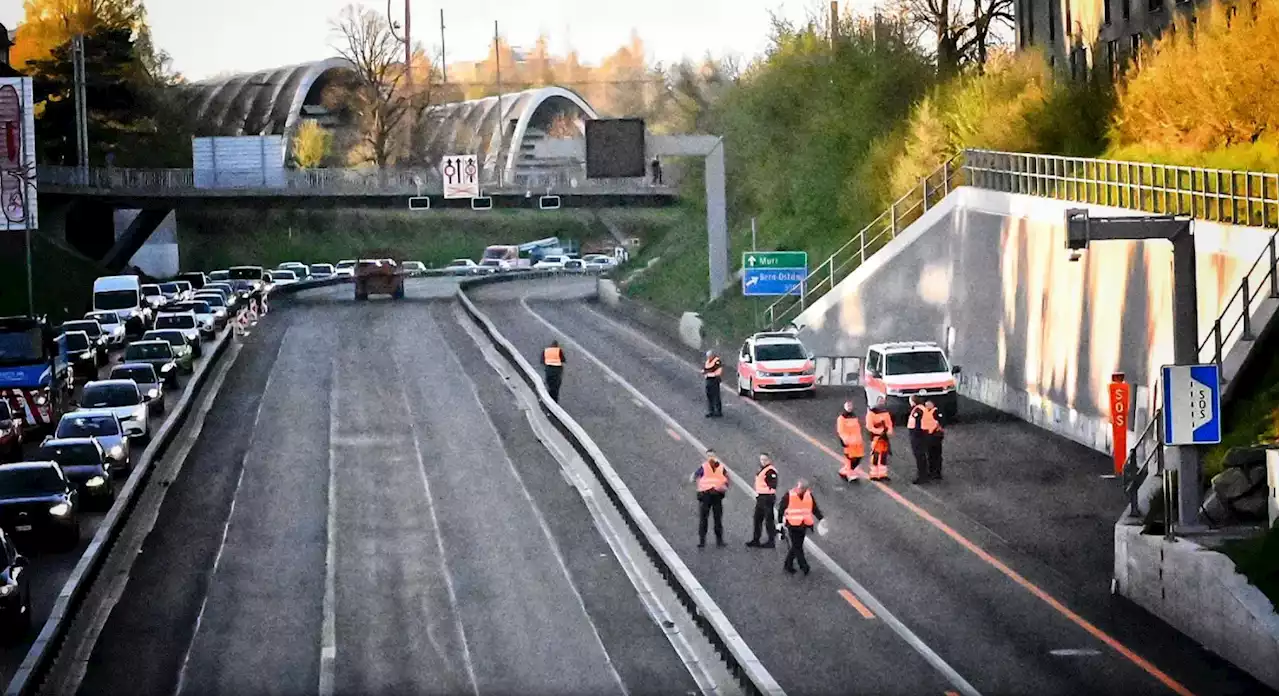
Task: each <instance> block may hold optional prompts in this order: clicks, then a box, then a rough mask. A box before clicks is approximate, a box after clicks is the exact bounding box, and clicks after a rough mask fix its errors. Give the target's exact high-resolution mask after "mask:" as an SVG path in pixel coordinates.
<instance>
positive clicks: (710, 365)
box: [702, 350, 724, 418]
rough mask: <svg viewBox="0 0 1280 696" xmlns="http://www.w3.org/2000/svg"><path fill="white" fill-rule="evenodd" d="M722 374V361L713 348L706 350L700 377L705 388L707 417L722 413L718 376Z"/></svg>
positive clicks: (718, 415)
mask: <svg viewBox="0 0 1280 696" xmlns="http://www.w3.org/2000/svg"><path fill="white" fill-rule="evenodd" d="M723 374H724V363H722V362H721V361H720V356H719V355H716V352H715V351H714V350H709V351H707V359H706V360H705V361H704V362H703V363H702V377H703V382H704V383H705V387H706V390H707V418H719V417H721V416H723V415H724V413H723V412H722V411H721V406H722V404H721V403H720V377H721V375H723Z"/></svg>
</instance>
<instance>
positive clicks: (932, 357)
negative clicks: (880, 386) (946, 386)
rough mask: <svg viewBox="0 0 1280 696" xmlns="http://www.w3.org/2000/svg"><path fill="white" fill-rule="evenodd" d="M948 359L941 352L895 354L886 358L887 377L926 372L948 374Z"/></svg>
mask: <svg viewBox="0 0 1280 696" xmlns="http://www.w3.org/2000/svg"><path fill="white" fill-rule="evenodd" d="M948 371H949V369H948V368H947V359H946V358H944V357H942V352H941V351H936V350H922V351H912V352H910V353H893V354H891V355H888V356H886V357H885V370H884V373H885V374H886V375H916V374H921V373H925V372H948Z"/></svg>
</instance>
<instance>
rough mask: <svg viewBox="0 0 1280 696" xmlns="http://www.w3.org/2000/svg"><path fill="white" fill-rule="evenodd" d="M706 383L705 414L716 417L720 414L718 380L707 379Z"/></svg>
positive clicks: (714, 378)
mask: <svg viewBox="0 0 1280 696" xmlns="http://www.w3.org/2000/svg"><path fill="white" fill-rule="evenodd" d="M705 381H706V383H707V413H709V414H711V415H713V416H718V415H720V414H721V413H722V411H721V403H720V378H719V377H708V378H707V379H706V380H705Z"/></svg>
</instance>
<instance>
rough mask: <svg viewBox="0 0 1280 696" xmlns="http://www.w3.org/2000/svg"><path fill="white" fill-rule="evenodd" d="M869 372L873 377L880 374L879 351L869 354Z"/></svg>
mask: <svg viewBox="0 0 1280 696" xmlns="http://www.w3.org/2000/svg"><path fill="white" fill-rule="evenodd" d="M867 372H870V373H871V374H873V375H879V374H880V353H879V351H874V350H873V351H871V352H869V353H867Z"/></svg>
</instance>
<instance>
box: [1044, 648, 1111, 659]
mask: <svg viewBox="0 0 1280 696" xmlns="http://www.w3.org/2000/svg"><path fill="white" fill-rule="evenodd" d="M1049 654H1050V655H1053V656H1054V657H1097V656H1098V655H1101V654H1102V651H1101V650H1094V649H1093V648H1058V649H1057V650H1050V651H1049Z"/></svg>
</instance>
